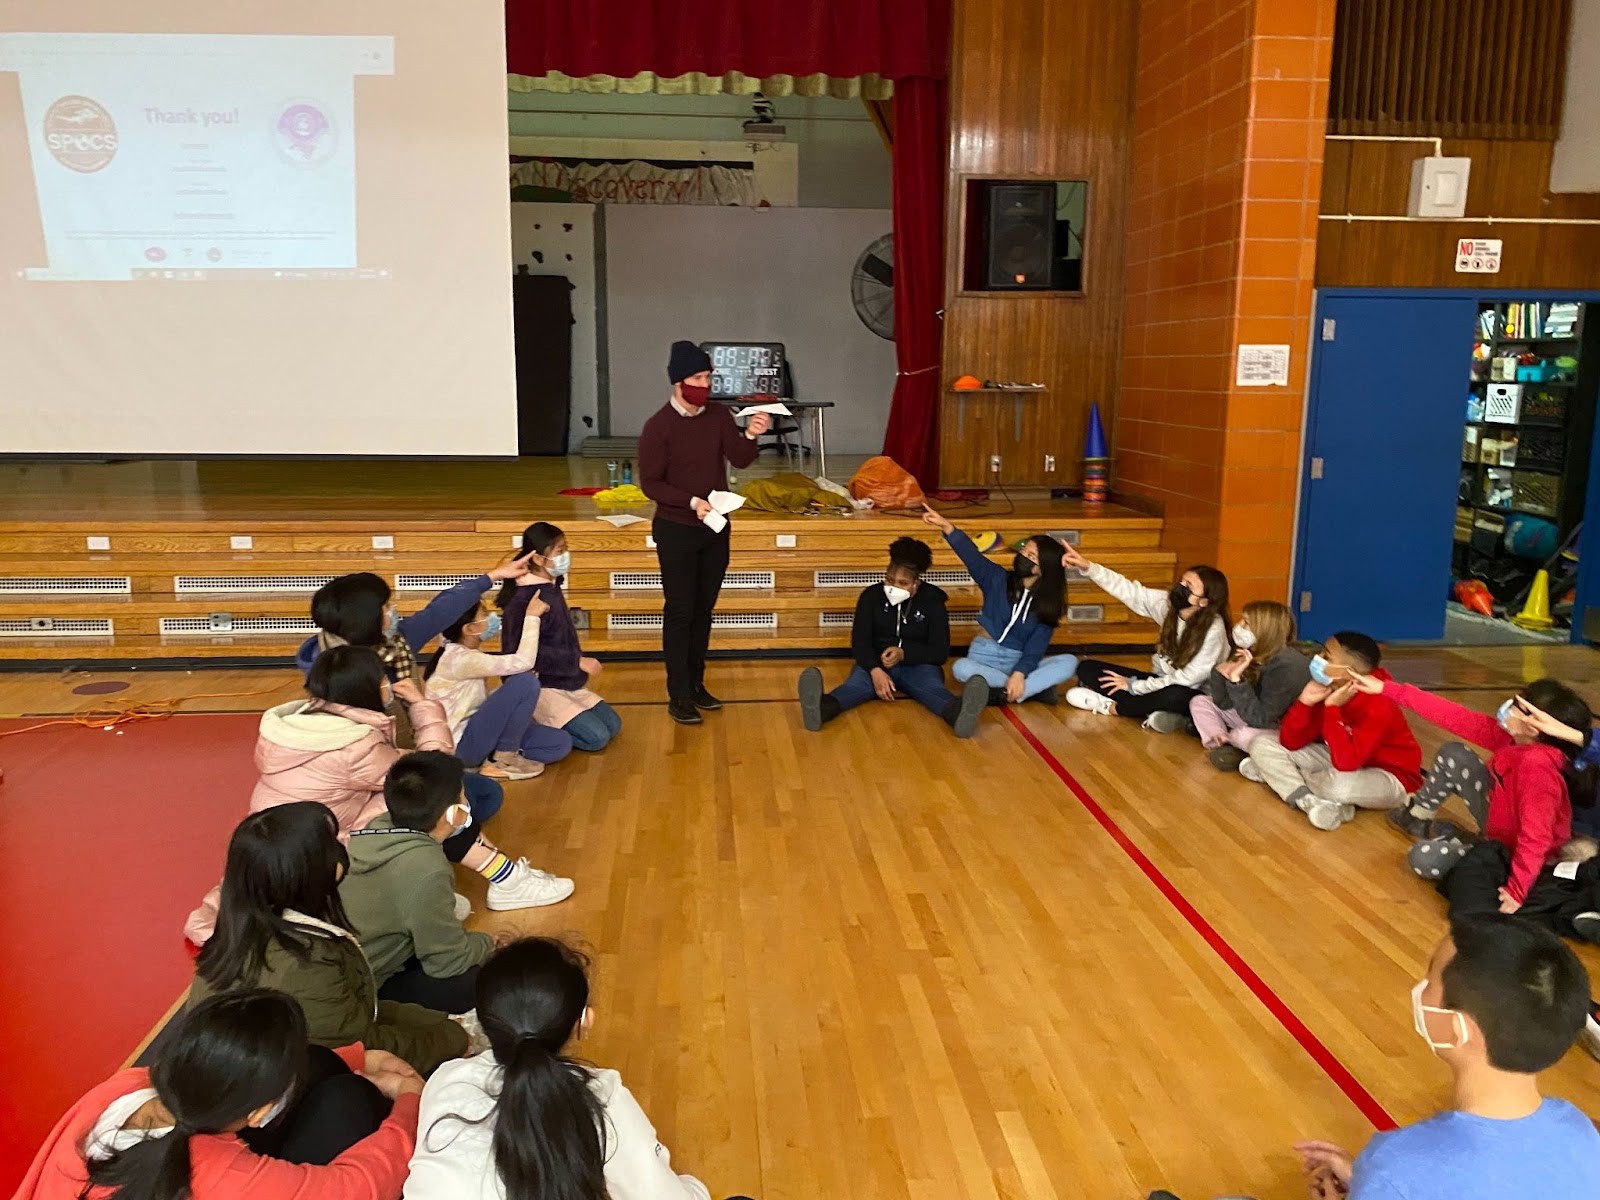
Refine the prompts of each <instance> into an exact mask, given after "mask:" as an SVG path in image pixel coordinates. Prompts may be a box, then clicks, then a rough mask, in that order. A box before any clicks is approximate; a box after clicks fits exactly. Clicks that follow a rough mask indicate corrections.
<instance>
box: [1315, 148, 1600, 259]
mask: <svg viewBox="0 0 1600 1200" xmlns="http://www.w3.org/2000/svg"><path fill="white" fill-rule="evenodd" d="M1553 149H1554V143H1552V142H1546V141H1486V140H1471V141H1468V140H1459V141H1457V140H1448V139H1447V140H1446V141H1445V143H1444V152H1445V154H1447V155H1463V156H1466V157H1468V158H1471V159H1472V176H1471V180H1470V182H1469V185H1468V188H1467V215H1468V216H1470V217H1485V218H1487V217H1543V218H1580V219H1589V220H1600V195H1593V194H1583V195H1578V194H1571V195H1554V194H1551V193H1550V191H1549V190H1548V189H1549V185H1550V157H1551V154H1552V152H1553ZM1432 153H1433V149H1432V147H1431V146H1427V145H1425V144H1422V143H1417V142H1341V141H1337V140H1330V141H1329V142H1328V144H1327V154H1326V156H1325V158H1324V160H1323V173H1322V213H1323V216H1324V217H1329V216H1339V215H1342V214H1345V213H1358V214H1384V215H1391V216H1403V215H1404V214H1405V211H1406V198H1407V195H1408V193H1409V191H1410V187H1411V164H1412V163H1413V162H1414V161H1415V160H1416V159H1418V158H1422V157H1423V156H1425V155H1428V154H1432ZM1467 237H1474V238H1499V239H1500V240H1501V241H1502V242H1504V243H1505V253H1504V258H1503V260H1502V265H1501V268H1500V274H1498V275H1458V274H1457V273H1456V269H1455V248H1456V242H1457V240H1458V239H1460V238H1467ZM1317 286H1318V287H1415V288H1454V287H1466V288H1478V289H1481V288H1483V287H1485V286H1489V287H1506V288H1535V287H1537V288H1556V289H1559V288H1592V287H1596V286H1600V225H1515V224H1513V225H1506V224H1493V223H1491V222H1489V221H1488V220H1483V221H1407V222H1398V221H1397V222H1374V221H1352V222H1348V223H1346V222H1344V221H1339V220H1323V221H1321V222H1320V223H1319V229H1318V237H1317Z"/></svg>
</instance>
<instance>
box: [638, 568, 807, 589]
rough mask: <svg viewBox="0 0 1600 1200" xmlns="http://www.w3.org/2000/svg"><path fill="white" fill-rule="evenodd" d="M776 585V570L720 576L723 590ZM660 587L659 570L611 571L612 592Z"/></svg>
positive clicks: (739, 572) (761, 587)
mask: <svg viewBox="0 0 1600 1200" xmlns="http://www.w3.org/2000/svg"><path fill="white" fill-rule="evenodd" d="M777 586H778V574H777V572H776V571H729V572H728V573H727V574H726V575H724V576H723V577H722V589H723V591H735V592H737V591H747V592H750V591H760V590H762V589H766V588H775V587H777ZM660 588H661V572H660V571H613V572H611V590H612V591H614V592H654V591H659V590H660Z"/></svg>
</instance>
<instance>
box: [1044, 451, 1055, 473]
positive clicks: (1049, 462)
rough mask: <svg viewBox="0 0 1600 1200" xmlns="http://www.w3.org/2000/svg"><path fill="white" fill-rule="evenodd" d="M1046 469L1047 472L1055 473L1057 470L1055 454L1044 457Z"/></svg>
mask: <svg viewBox="0 0 1600 1200" xmlns="http://www.w3.org/2000/svg"><path fill="white" fill-rule="evenodd" d="M1044 469H1045V470H1046V471H1054V470H1055V469H1056V456H1055V455H1054V454H1046V455H1045V456H1044Z"/></svg>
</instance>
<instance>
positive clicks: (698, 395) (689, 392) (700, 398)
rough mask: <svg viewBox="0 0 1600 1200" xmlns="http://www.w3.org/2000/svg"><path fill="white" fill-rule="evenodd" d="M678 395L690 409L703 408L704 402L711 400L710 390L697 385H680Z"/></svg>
mask: <svg viewBox="0 0 1600 1200" xmlns="http://www.w3.org/2000/svg"><path fill="white" fill-rule="evenodd" d="M678 394H679V395H681V396H682V397H683V402H684V403H685V404H687V405H688V406H689V407H690V408H704V407H705V406H706V401H707V400H709V399H711V389H710V388H708V387H702V386H701V385H700V384H698V383H680V384H679V385H678Z"/></svg>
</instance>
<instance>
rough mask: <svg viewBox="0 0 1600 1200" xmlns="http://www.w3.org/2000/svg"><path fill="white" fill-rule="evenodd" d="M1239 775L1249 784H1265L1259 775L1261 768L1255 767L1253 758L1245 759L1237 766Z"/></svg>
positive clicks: (1264, 779) (1262, 777)
mask: <svg viewBox="0 0 1600 1200" xmlns="http://www.w3.org/2000/svg"><path fill="white" fill-rule="evenodd" d="M1239 774H1241V775H1243V776H1244V777H1245V778H1246V779H1248V780H1249V781H1250V782H1251V783H1265V782H1266V778H1265V777H1264V776H1263V775H1262V774H1261V768H1260V767H1258V766H1256V760H1255V759H1253V758H1247V759H1245V760H1244V761H1243V762H1242V763H1240V764H1239Z"/></svg>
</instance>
